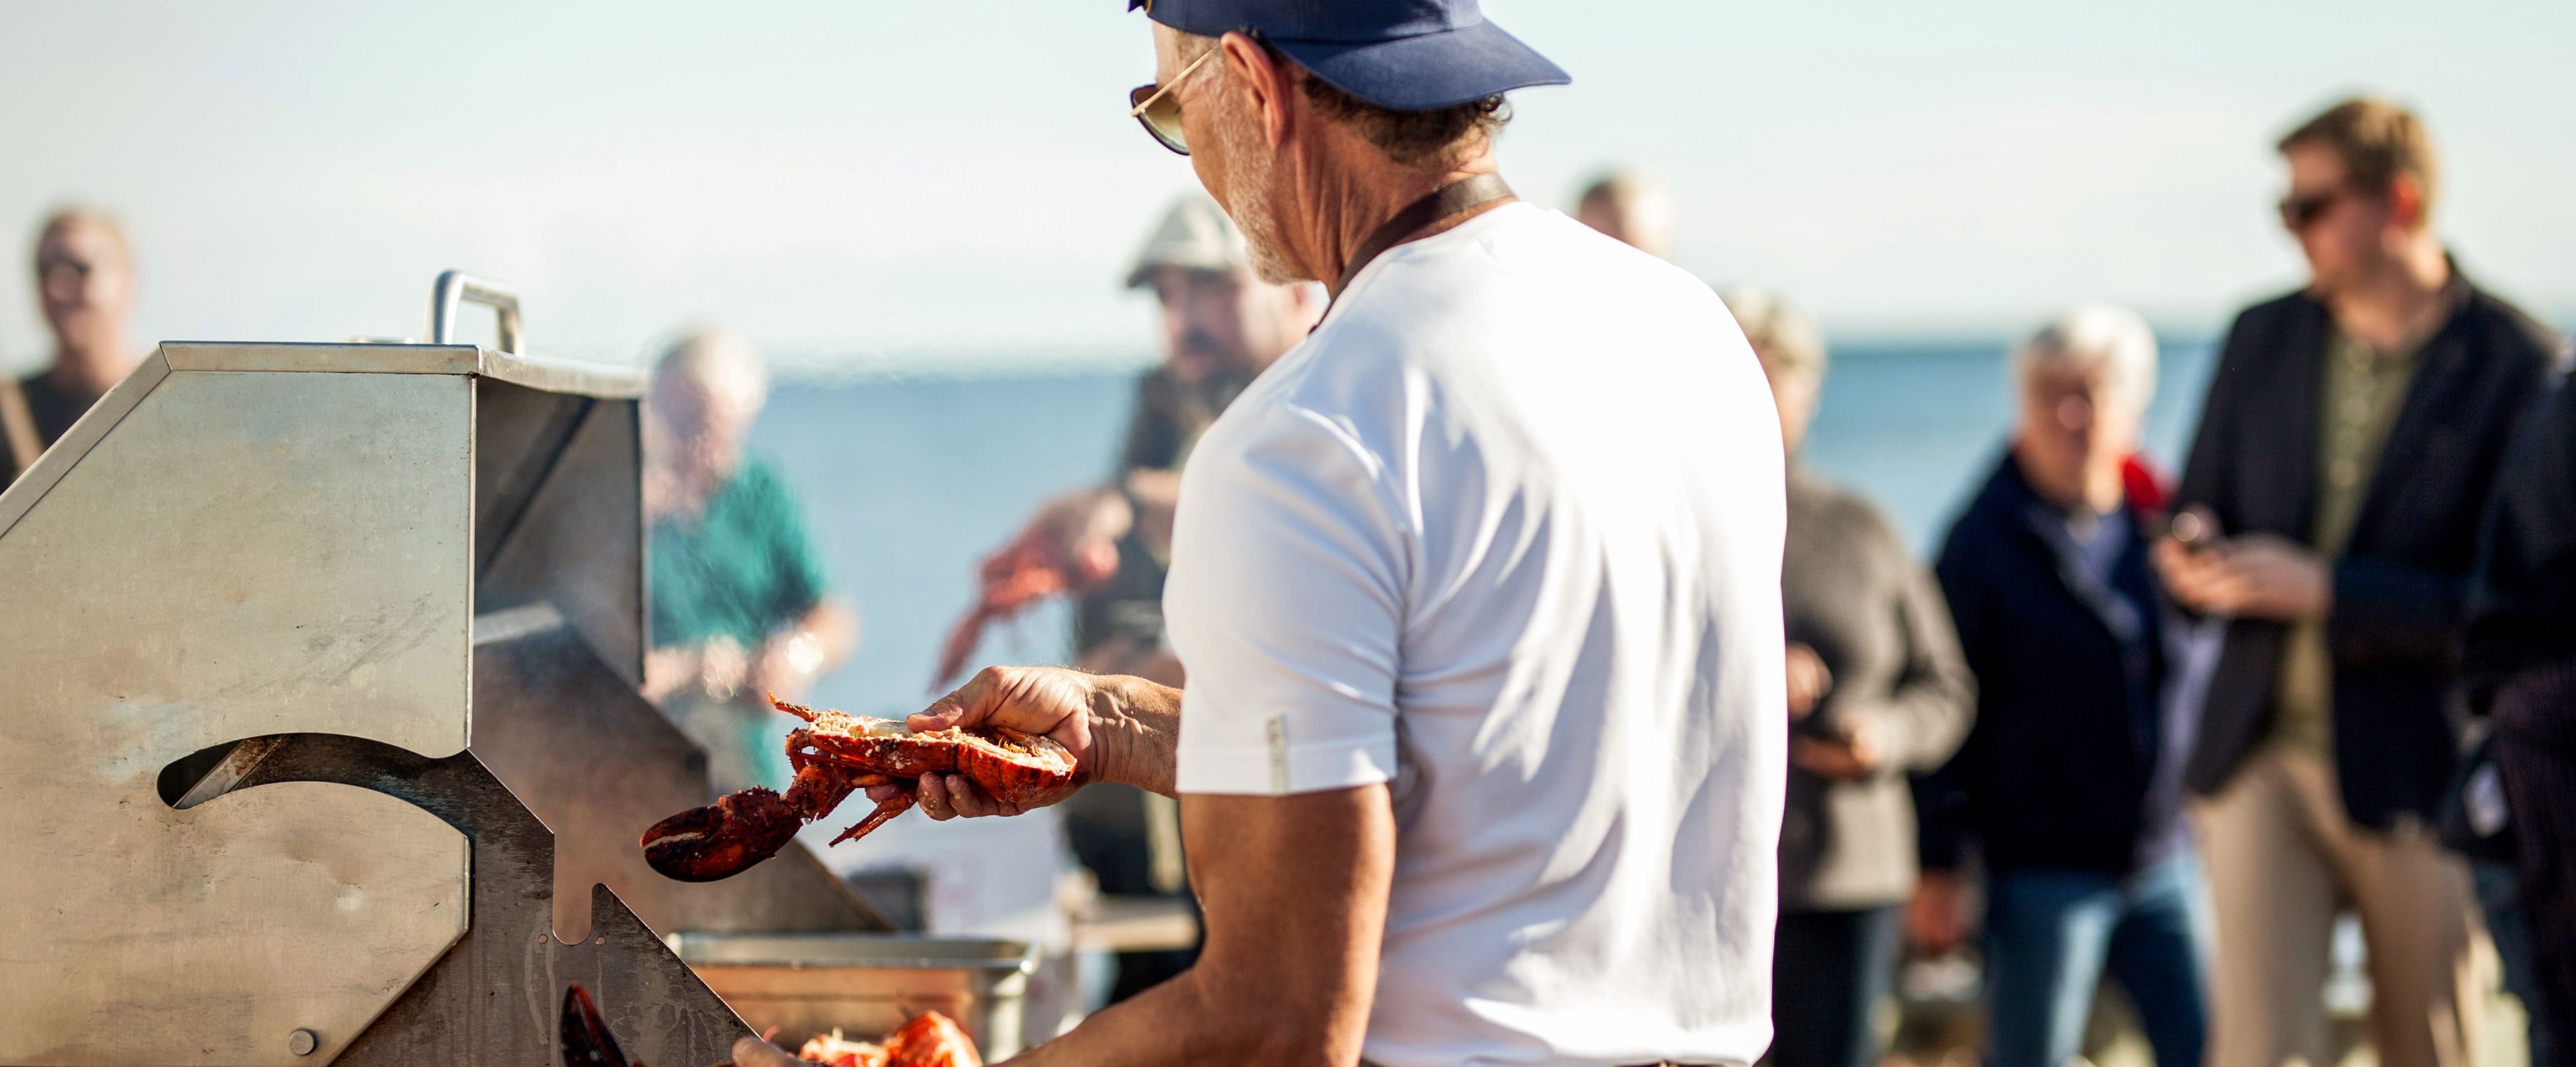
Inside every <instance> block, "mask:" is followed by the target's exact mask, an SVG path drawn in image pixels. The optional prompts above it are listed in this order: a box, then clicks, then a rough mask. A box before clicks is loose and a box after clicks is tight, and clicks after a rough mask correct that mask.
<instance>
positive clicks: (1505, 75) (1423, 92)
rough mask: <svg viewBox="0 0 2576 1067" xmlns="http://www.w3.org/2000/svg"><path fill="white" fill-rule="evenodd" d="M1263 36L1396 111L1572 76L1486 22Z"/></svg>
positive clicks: (1337, 83)
mask: <svg viewBox="0 0 2576 1067" xmlns="http://www.w3.org/2000/svg"><path fill="white" fill-rule="evenodd" d="M1269 43H1270V44H1271V45H1273V46H1274V47H1276V48H1278V49H1279V50H1280V51H1281V52H1283V53H1286V54H1287V56H1288V58H1290V59H1294V60H1296V61H1297V62H1298V64H1299V65H1301V66H1303V67H1305V68H1306V69H1307V70H1309V71H1313V72H1314V74H1315V76H1316V77H1318V78H1322V79H1324V83H1325V84H1327V85H1330V86H1332V87H1333V88H1336V89H1339V90H1341V91H1343V92H1346V93H1349V94H1351V95H1352V96H1356V97H1358V98H1360V99H1362V100H1365V101H1368V102H1369V103H1372V104H1376V105H1377V106H1379V107H1383V108H1389V109H1392V110H1396V111H1436V110H1439V109H1440V108H1444V107H1453V106H1456V105H1458V104H1464V103H1467V102H1468V101H1471V100H1482V99H1484V98H1486V97H1488V96H1494V95H1496V94H1499V93H1505V92H1509V91H1511V90H1513V89H1526V88H1529V87H1531V86H1534V85H1564V84H1567V83H1569V82H1572V81H1573V80H1574V79H1573V78H1571V77H1569V76H1567V74H1566V73H1565V71H1564V70H1563V69H1561V68H1559V67H1558V66H1557V65H1556V64H1554V63H1551V62H1548V59H1547V57H1546V56H1542V55H1540V54H1538V51H1537V50H1536V49H1533V48H1531V47H1530V46H1528V45H1525V44H1522V43H1521V41H1520V38H1518V37H1514V36H1512V35H1511V34H1508V33H1505V32H1503V28H1502V27H1500V26H1496V25H1494V24H1493V23H1491V22H1479V23H1477V24H1475V25H1473V26H1463V27H1460V28H1458V29H1454V30H1442V31H1440V32H1438V33H1426V34H1423V35H1421V36H1419V37H1406V38H1403V39H1400V40H1394V41H1370V42H1365V43H1358V44H1354V43H1350V42H1344V41H1283V40H1277V39H1272V40H1270V42H1269Z"/></svg>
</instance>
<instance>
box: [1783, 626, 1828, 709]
mask: <svg viewBox="0 0 2576 1067" xmlns="http://www.w3.org/2000/svg"><path fill="white" fill-rule="evenodd" d="M1833 688H1834V672H1832V671H1830V670H1827V669H1826V668H1825V658H1824V657H1823V656H1819V655H1817V654H1816V650H1815V649H1812V648H1809V647H1807V646H1806V645H1804V644H1801V643H1799V642H1796V641H1791V642H1789V720H1790V721H1792V722H1795V721H1797V720H1799V719H1803V718H1806V717H1807V716H1808V715H1809V714H1810V713H1812V712H1814V711H1815V710H1816V705H1817V704H1819V703H1822V702H1823V701H1824V699H1825V694H1826V693H1830V692H1832V691H1833Z"/></svg>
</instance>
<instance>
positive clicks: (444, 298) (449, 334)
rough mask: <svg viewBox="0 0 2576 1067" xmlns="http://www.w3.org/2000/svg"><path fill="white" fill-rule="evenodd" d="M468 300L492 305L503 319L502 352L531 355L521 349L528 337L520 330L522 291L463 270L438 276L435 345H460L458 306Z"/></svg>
mask: <svg viewBox="0 0 2576 1067" xmlns="http://www.w3.org/2000/svg"><path fill="white" fill-rule="evenodd" d="M468 300H471V301H473V302H475V303H477V304H484V305H488V306H490V307H491V309H492V310H493V312H494V313H496V314H497V315H499V316H500V319H501V337H500V348H501V351H504V352H508V353H510V354H512V355H526V354H527V351H528V350H527V349H526V348H524V347H521V346H522V345H523V344H524V343H525V341H526V336H525V335H524V334H522V333H521V332H520V329H519V294H518V292H517V291H515V290H513V289H511V288H510V287H509V286H507V285H503V284H501V283H500V282H496V281H493V280H491V279H489V278H477V277H475V276H473V275H471V274H467V273H465V272H464V271H461V270H451V271H443V272H441V273H440V274H439V276H438V288H437V289H435V290H433V291H432V292H431V294H430V298H429V343H431V344H434V345H445V344H454V343H456V312H457V309H458V307H459V306H460V305H462V304H463V303H464V302H466V301H468Z"/></svg>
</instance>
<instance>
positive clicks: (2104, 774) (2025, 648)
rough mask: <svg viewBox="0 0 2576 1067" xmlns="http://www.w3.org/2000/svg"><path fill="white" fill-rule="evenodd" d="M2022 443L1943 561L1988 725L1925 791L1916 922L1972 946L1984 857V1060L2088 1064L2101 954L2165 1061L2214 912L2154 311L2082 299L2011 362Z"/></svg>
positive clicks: (2194, 983) (1929, 935) (2003, 1064)
mask: <svg viewBox="0 0 2576 1067" xmlns="http://www.w3.org/2000/svg"><path fill="white" fill-rule="evenodd" d="M2012 366H2013V381H2014V385H2015V390H2016V395H2017V399H2018V401H2019V405H2018V407H2019V416H2018V419H2017V423H2016V426H2015V429H2014V431H2013V437H2012V442H2011V445H2010V447H2009V448H2007V449H2006V450H2005V453H2004V456H2003V459H2002V460H2001V462H1999V463H1997V464H1996V467H1995V471H1994V474H1993V475H1992V476H1991V477H1990V478H1989V479H1988V480H1987V482H1986V484H1985V487H1984V488H1983V489H1981V490H1980V491H1979V492H1978V493H1977V495H1976V497H1975V499H1974V500H1972V501H1971V502H1970V503H1969V504H1968V505H1967V508H1966V509H1965V510H1964V511H1963V512H1962V513H1961V515H1960V516H1959V519H1958V522H1957V524H1956V525H1954V526H1953V527H1952V528H1951V530H1950V535H1949V538H1948V541H1947V543H1945V544H1944V545H1943V546H1942V550H1941V560H1940V564H1939V566H1938V568H1937V570H1938V573H1939V575H1940V578H1941V587H1942V591H1943V592H1944V593H1945V594H1946V595H1947V596H1948V598H1949V602H1950V612H1951V615H1952V616H1953V617H1954V618H1955V619H1956V621H1957V624H1958V632H1959V642H1960V645H1961V647H1962V648H1964V649H1965V650H1966V652H1967V657H1968V665H1969V667H1970V668H1971V669H1973V670H1974V671H1975V672H1976V675H1977V679H1978V694H1977V722H1976V726H1975V727H1974V728H1973V729H1972V730H1971V731H1970V732H1969V734H1968V740H1967V743H1966V744H1965V745H1963V746H1961V747H1960V750H1959V754H1958V755H1957V756H1956V757H1954V758H1953V759H1952V760H1951V761H1950V763H1949V765H1948V766H1946V767H1943V768H1942V769H1941V770H1940V771H1939V772H1937V773H1935V774H1933V775H1931V776H1929V777H1928V778H1926V779H1925V780H1924V781H1923V782H1921V783H1920V784H1919V785H1918V796H1917V803H1918V804H1919V806H1920V807H1921V809H1922V856H1923V866H1924V875H1923V886H1922V889H1921V890H1919V891H1918V893H1917V897H1916V901H1915V908H1914V914H1913V916H1912V926H1913V928H1914V934H1915V937H1916V939H1917V941H1918V942H1921V943H1923V944H1924V945H1925V947H1927V948H1931V949H1934V950H1936V951H1938V950H1943V949H1946V948H1947V947H1949V946H1950V945H1953V944H1955V943H1956V942H1957V941H1958V940H1959V930H1960V927H1961V926H1962V925H1963V922H1962V920H1963V916H1962V914H1961V909H1960V901H1961V899H1962V894H1961V892H1960V883H1959V875H1958V873H1957V871H1958V866H1959V862H1960V860H1961V857H1962V853H1963V851H1964V850H1965V849H1966V847H1967V845H1968V844H1969V842H1971V841H1973V842H1974V843H1975V844H1976V845H1977V847H1978V849H1979V852H1980V854H1981V855H1982V857H1983V860H1984V866H1985V872H1986V909H1985V922H1984V938H1983V947H1984V958H1985V968H1986V980H1985V989H1986V1010H1987V1013H1988V1026H1987V1031H1988V1050H1987V1058H1986V1063H1987V1065H1988V1067H2059V1065H2061V1064H2064V1063H2066V1062H2067V1061H2068V1060H2069V1059H2071V1058H2073V1057H2074V1056H2075V1055H2076V1052H2077V1046H2078V1043H2079V1041H2080V1040H2081V1038H2082V1037H2083V1033H2084V1024H2085V1020H2086V1018H2087V1016H2089V1015H2090V1014H2091V1009H2092V1004H2093V994H2094V990H2095V989H2096V987H2097V986H2098V985H2099V983H2100V981H2101V977H2102V974H2103V973H2104V972H2105V970H2107V971H2108V972H2109V973H2110V975H2111V976H2112V977H2113V978H2114V979H2115V980H2117V981H2118V982H2119V983H2120V985H2121V988H2122V989H2123V990H2125V991H2126V992H2127V993H2128V995H2129V999H2130V1001H2131V1002H2132V1003H2133V1004H2135V1005H2136V1007H2137V1009H2138V1014H2139V1016H2140V1019H2141V1021H2142V1022H2143V1023H2144V1025H2145V1028H2146V1032H2147V1037H2148V1040H2149V1043H2150V1044H2152V1045H2153V1046H2154V1048H2155V1054H2156V1062H2157V1063H2158V1064H2160V1065H2161V1067H2198V1065H2199V1064H2200V1062H2201V1057H2202V1053H2203V1051H2204V1049H2205V1047H2206V1038H2207V1031H2208V1017H2209V1013H2208V1005H2207V998H2206V990H2205V987H2204V979H2203V977H2202V976H2203V974H2204V973H2205V972H2206V970H2207V966H2206V965H2207V958H2208V951H2209V933H2208V931H2209V917H2208V904H2207V902H2206V899H2205V894H2204V890H2203V888H2202V882H2201V877H2200V868H2199V864H2198V861H2197V859H2196V856H2195V853H2194V850H2193V845H2192V840H2191V835H2190V831H2189V829H2188V828H2187V827H2186V826H2185V824H2184V822H2183V815H2182V755H2183V753H2184V752H2186V751H2188V740H2189V739H2188V737H2187V736H2185V734H2186V733H2187V731H2188V724H2189V722H2190V719H2189V717H2188V711H2189V709H2190V707H2191V705H2192V704H2194V703H2195V702H2196V701H2195V700H2194V698H2193V696H2192V694H2190V693H2188V692H2186V690H2187V689H2189V688H2191V685H2192V683H2191V681H2190V680H2191V679H2193V678H2195V677H2196V676H2197V672H2196V671H2193V670H2191V669H2188V665H2189V664H2191V663H2193V662H2194V661H2195V657H2193V656H2192V655H2190V649H2189V642H2188V635H2189V634H2190V632H2191V631H2190V626H2189V624H2188V623H2187V622H2186V621H2185V620H2184V619H2183V618H2182V617H2181V616H2180V615H2179V614H2178V613H2177V612H2176V611H2175V610H2174V609H2173V608H2172V607H2171V606H2170V602H2169V601H2168V600H2167V599H2166V597H2165V594H2164V591H2163V589H2162V588H2161V587H2160V586H2159V585H2158V583H2157V579H2156V574H2155V570H2154V568H2153V567H2152V566H2150V564H2149V561H2148V549H2149V547H2150V545H2151V543H2152V542H2153V541H2154V539H2155V538H2156V537H2157V536H2159V535H2160V534H2161V533H2162V526H2163V522H2164V519H2163V515H2162V514H2161V507H2162V503H2163V502H2162V500H2161V499H2160V497H2161V494H2160V492H2159V491H2158V490H2157V488H2156V483H2155V480H2154V479H2153V478H2151V477H2148V476H2145V475H2144V474H2143V468H2142V467H2141V466H2140V465H2139V464H2138V463H2137V462H2136V460H2135V459H2134V454H2135V452H2136V449H2137V443H2138V434H2139V430H2140V427H2141V425H2142V424H2143V422H2144V420H2145V417H2146V411H2147V403H2148V401H2149V399H2150V398H2151V397H2152V395H2153V391H2154V386H2155V378H2156V342H2155V336H2154V334H2153V333H2151V332H2149V331H2148V329H2147V325H2146V323H2145V322H2144V321H2142V320H2140V319H2139V318H2138V316H2137V315H2135V314H2134V313H2131V312H2129V311H2126V310H2123V309H2120V308H2113V307H2101V306H2093V307H2083V308H2078V309H2076V310H2074V311H2072V312H2069V313H2068V314H2066V315H2065V316H2064V317H2062V318H2060V319H2058V320H2057V321H2056V322H2054V323H2052V324H2050V325H2049V326H2048V327H2047V328H2045V329H2042V330H2041V331H2039V333H2038V334H2037V335H2036V336H2034V337H2032V338H2031V339H2030V340H2029V341H2028V342H2027V343H2025V344H2023V345H2022V346H2021V347H2020V348H2019V349H2018V350H2016V351H2015V352H2014V353H2013V356H2012Z"/></svg>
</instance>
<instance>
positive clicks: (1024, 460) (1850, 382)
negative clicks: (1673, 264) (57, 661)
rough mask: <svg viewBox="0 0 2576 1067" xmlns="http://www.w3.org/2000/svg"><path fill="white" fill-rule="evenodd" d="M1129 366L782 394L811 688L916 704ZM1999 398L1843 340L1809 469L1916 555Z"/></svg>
mask: <svg viewBox="0 0 2576 1067" xmlns="http://www.w3.org/2000/svg"><path fill="white" fill-rule="evenodd" d="M2163 355H2164V363H2163V370H2162V374H2161V375H2160V381H2159V384H2158V387H2157V393H2156V403H2155V407H2154V409H2153V411H2152V414H2151V416H2150V419H2149V423H2148V428H2147V450H2148V453H2149V454H2150V455H2151V456H2152V457H2154V458H2155V459H2156V460H2158V461H2159V462H2161V463H2162V464H2163V465H2164V466H2165V468H2166V469H2168V470H2171V469H2174V468H2175V467H2178V466H2179V464H2180V461H2181V456H2182V450H2183V448H2184V447H2185V445H2186V442H2187V441H2188V439H2189V437H2188V435H2189V434H2190V431H2191V426H2192V422H2193V419H2194V416H2195V415H2197V413H2198V410H2199V406H2200V394H2201V390H2202V388H2203V387H2204V385H2205V383H2206V381H2207V379H2208V375H2209V370H2210V363H2211V346H2209V345H2208V344H2206V343H2200V342H2192V343H2182V344H2173V343H2169V344H2167V345H2166V346H2165V349H2164V352H2163ZM1134 381H1135V377H1134V374H1133V373H1132V372H1110V371H1082V372H1056V373H1050V374H1045V375H1037V376H1028V377H991V376H982V377H947V378H940V377H928V378H924V377H913V378H888V379H883V380H874V381H864V382H851V383H842V384H831V385H817V384H797V383H794V382H789V383H786V384H783V385H781V386H780V388H779V390H778V392H777V395H776V396H775V397H774V398H773V399H772V400H771V402H770V406H769V409H768V410H767V411H766V412H765V413H764V414H763V416H762V418H761V422H760V425H759V427H758V428H757V429H756V430H755V431H754V433H753V435H752V447H753V449H754V450H755V451H756V452H758V453H759V454H761V455H763V456H765V457H766V458H768V459H769V460H770V461H771V462H773V463H775V464H777V465H778V466H779V468H780V469H781V470H782V471H783V472H784V473H785V474H786V477H787V479H788V481H789V482H790V483H791V484H793V485H794V486H795V487H796V489H797V490H798V492H799V493H801V494H802V496H803V500H804V505H805V508H806V510H807V513H808V515H809V517H810V519H811V521H812V525H813V535H814V539H815V543H816V545H817V546H818V548H819V550H820V551H821V553H822V554H823V556H824V564H825V567H826V568H827V569H828V571H829V573H830V576H831V579H832V581H833V583H834V585H835V586H836V588H837V592H838V593H839V594H840V595H841V596H843V597H845V598H847V599H848V600H849V601H850V602H852V603H853V604H855V605H856V606H857V608H858V610H859V614H860V617H861V618H862V619H863V620H864V625H865V635H864V638H863V640H862V642H861V644H860V647H859V650H858V652H857V654H856V655H854V656H852V657H851V659H850V661H849V663H848V664H846V665H845V666H843V667H842V668H841V669H840V670H839V671H837V672H836V673H834V674H833V675H832V676H831V677H829V678H826V679H824V680H823V682H822V684H821V685H820V686H819V687H818V689H817V691H816V693H815V697H816V699H817V700H818V701H819V702H821V703H823V704H824V705H826V706H832V707H839V708H842V709H845V710H848V711H852V712H856V713H861V714H876V715H899V714H902V713H906V712H910V711H916V710H919V709H920V708H921V707H922V706H923V705H924V704H926V703H928V702H929V700H930V698H931V697H932V696H933V695H935V694H933V692H932V687H931V678H930V673H931V669H932V667H933V665H934V663H933V660H934V658H935V657H936V656H937V654H938V648H939V644H940V642H941V640H942V639H943V638H944V637H945V636H946V634H947V631H948V627H949V625H950V624H951V623H952V622H954V621H955V620H956V618H957V616H958V615H959V613H961V612H963V611H964V610H965V609H966V606H967V604H968V603H969V602H970V600H971V598H972V597H973V595H974V573H975V563H976V561H977V560H978V559H979V558H981V557H982V555H983V554H984V553H986V552H989V551H991V550H992V549H993V548H994V547H996V546H998V545H1000V544H1001V543H1002V542H1003V541H1004V540H1005V539H1007V538H1009V537H1010V536H1011V535H1012V534H1013V533H1015V532H1017V530H1018V529H1019V525H1020V523H1021V522H1022V520H1024V519H1025V518H1026V517H1027V516H1028V513H1029V511H1030V509H1032V508H1034V507H1035V506H1037V504H1038V503H1039V502H1040V501H1042V500H1045V499H1046V498H1048V497H1049V496H1051V495H1053V494H1055V493H1058V492H1061V491H1064V490H1067V489H1070V488H1073V487H1076V486H1079V485H1082V484H1085V483H1090V482H1097V481H1099V480H1100V479H1102V478H1105V477H1107V476H1108V474H1109V473H1110V466H1111V462H1112V457H1113V453H1114V450H1115V448H1116V444H1117V439H1118V434H1119V431H1120V429H1121V427H1122V426H1123V425H1124V422H1125V419H1126V416H1127V405H1128V399H1129V397H1130V396H1131V395H1132V392H1133V388H1134ZM2010 411H2011V403H2010V397H2009V392H2008V389H2007V386H2006V382H2005V368H2004V357H2003V348H2002V346H2001V344H2000V343H1999V342H1998V343H1921V344H1878V345H1861V344H1850V345H1844V346H1840V347H1838V348H1837V349H1836V350H1835V352H1834V360H1833V367H1832V373H1831V376H1830V377H1829V378H1828V379H1827V380H1826V383H1825V392H1824V398H1823V406H1822V409H1821V411H1820V412H1819V413H1818V415H1817V419H1816V423H1815V427H1814V428H1813V429H1812V430H1811V431H1810V432H1809V435H1808V442H1807V445H1806V461H1807V463H1808V464H1809V465H1810V466H1812V467H1814V468H1815V469H1816V470H1818V471H1820V472H1822V473H1823V474H1825V475H1826V476H1828V477H1830V478H1832V479H1834V480H1836V481H1839V482H1841V483H1842V484H1844V485H1847V486H1851V487H1853V488H1855V489H1858V490H1859V491H1861V492H1862V493H1864V494H1867V495H1868V496H1869V497H1870V498H1871V499H1873V500H1875V501H1877V502H1878V503H1879V505H1880V506H1881V507H1883V508H1884V509H1886V511H1887V513H1888V514H1889V515H1890V516H1891V517H1892V518H1893V519H1895V521H1896V523H1897V524H1898V526H1899V527H1900V528H1902V529H1903V530H1904V531H1905V534H1906V536H1907V538H1908V539H1909V541H1910V542H1911V543H1912V544H1913V545H1914V546H1915V548H1916V550H1917V551H1918V552H1929V551H1930V550H1931V549H1932V548H1934V547H1936V546H1937V542H1938V539H1939V537H1940V536H1941V532H1942V531H1943V529H1944V528H1945V527H1946V526H1947V524H1948V522H1949V517H1950V514H1951V513H1952V511H1953V510H1954V509H1955V508H1956V507H1957V506H1958V505H1959V503H1960V502H1961V500H1962V497H1963V495H1964V494H1965V493H1966V492H1967V491H1968V490H1969V489H1970V488H1972V487H1973V485H1974V484H1975V483H1976V482H1977V481H1978V480H1979V479H1981V478H1983V476H1984V475H1985V473H1986V472H1987V470H1988V469H1989V468H1990V466H1991V464H1992V463H1993V462H1994V460H1995V457H1996V455H1997V454H1998V451H1999V450H2000V448H2001V447H2002V444H2003V436H2004V432H2005V429H2006V426H2007V424H2008V422H2009V419H2010ZM1066 628H1067V623H1066V616H1065V613H1064V611H1063V608H1062V606H1061V605H1048V606H1046V607H1043V608H1040V609H1038V610H1035V611H1031V612H1029V613H1028V614H1027V615H1025V616H1023V617H1022V618H1021V619H1020V620H1019V621H1018V622H1017V624H1016V625H1013V626H1004V627H1001V628H999V629H996V630H994V631H991V632H990V633H988V634H987V636H986V639H985V642H984V645H983V647H982V648H981V649H979V650H978V652H977V657H976V660H977V662H978V663H1054V662H1061V661H1063V660H1064V659H1065V658H1066V656H1067V655H1068V653H1069V649H1068V646H1067V641H1066Z"/></svg>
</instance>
